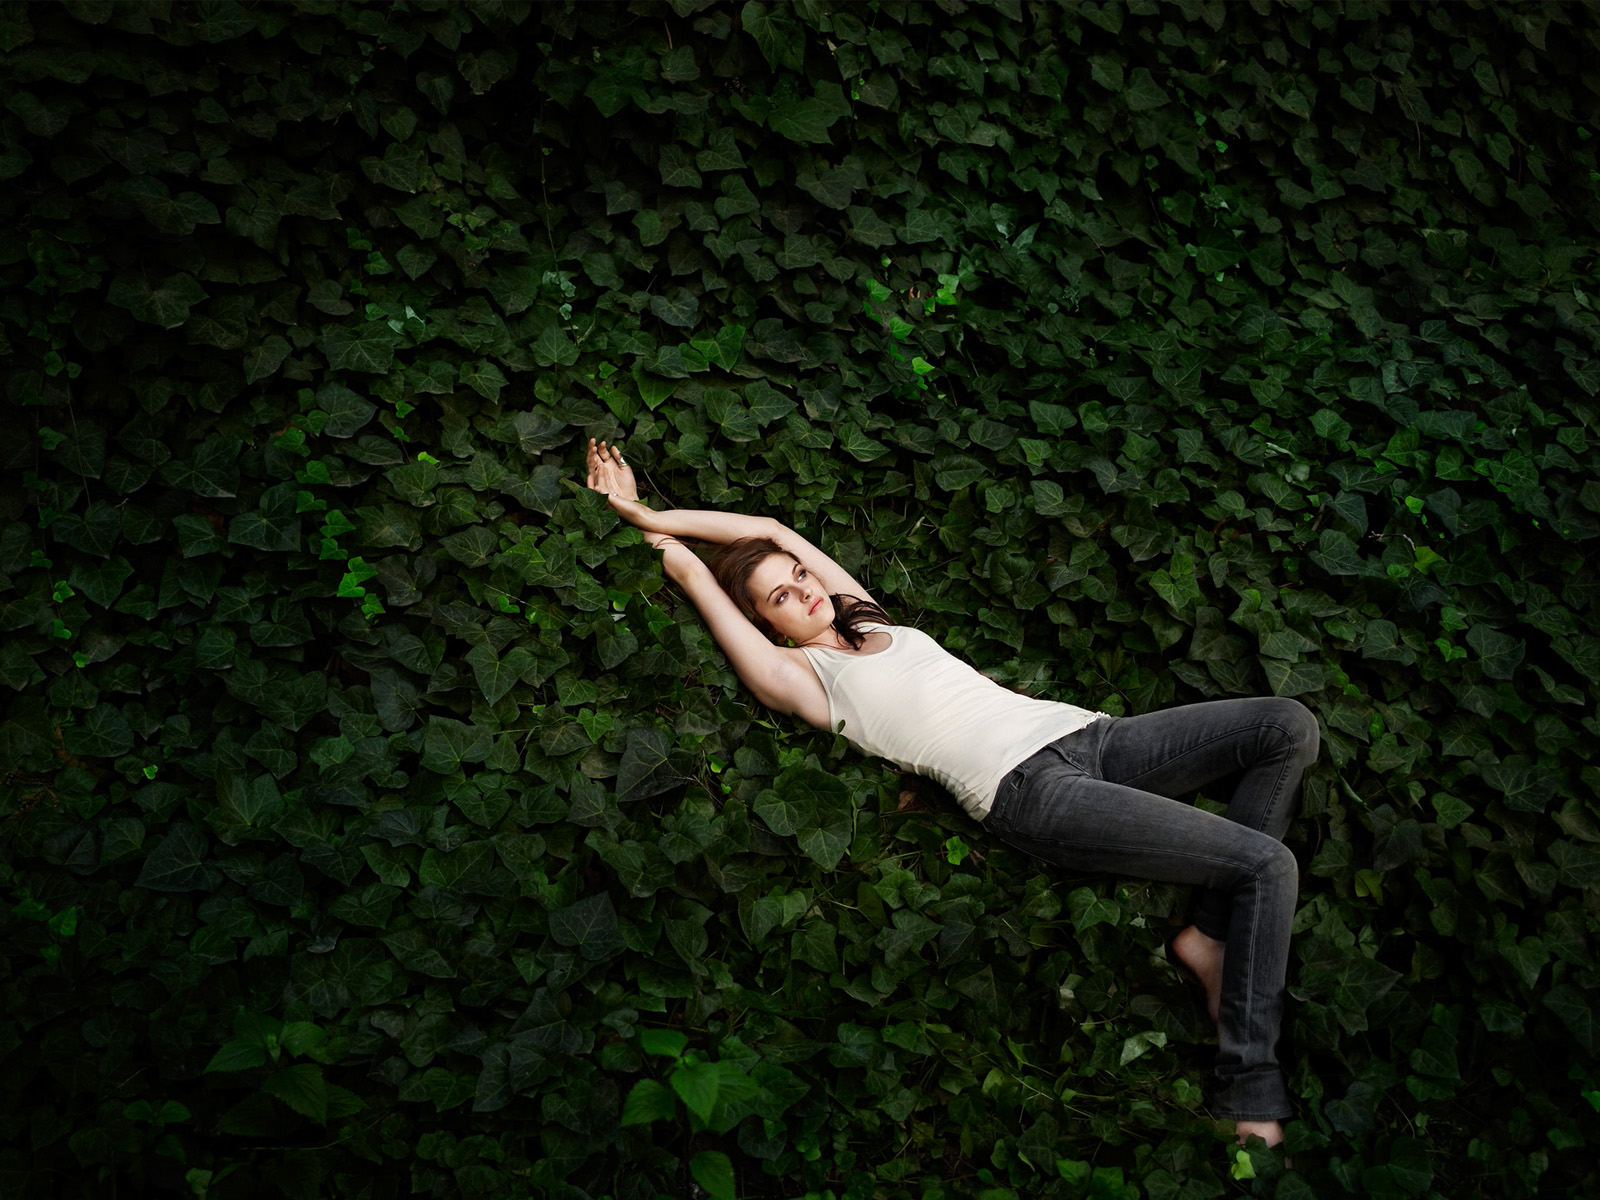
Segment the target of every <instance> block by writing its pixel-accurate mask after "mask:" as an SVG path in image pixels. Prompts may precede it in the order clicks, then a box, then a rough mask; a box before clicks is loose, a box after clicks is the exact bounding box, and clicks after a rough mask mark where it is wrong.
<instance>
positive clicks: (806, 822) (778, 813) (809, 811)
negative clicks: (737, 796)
mask: <svg viewBox="0 0 1600 1200" xmlns="http://www.w3.org/2000/svg"><path fill="white" fill-rule="evenodd" d="M751 807H752V808H754V809H755V813H756V816H758V817H760V818H761V819H762V820H763V821H765V822H766V823H767V828H769V829H771V830H772V832H773V833H776V834H778V835H779V836H780V837H791V836H793V835H794V834H797V833H799V832H800V831H801V830H802V829H805V828H809V827H811V826H812V825H814V823H815V807H816V806H815V803H814V801H813V799H812V798H811V797H810V796H806V795H803V794H799V793H797V792H796V791H795V790H794V789H788V795H786V796H780V795H779V794H778V793H777V792H776V791H773V790H772V789H771V788H768V789H767V790H765V791H763V792H762V793H761V794H760V795H758V796H757V797H756V799H755V803H754V804H753V805H751Z"/></svg>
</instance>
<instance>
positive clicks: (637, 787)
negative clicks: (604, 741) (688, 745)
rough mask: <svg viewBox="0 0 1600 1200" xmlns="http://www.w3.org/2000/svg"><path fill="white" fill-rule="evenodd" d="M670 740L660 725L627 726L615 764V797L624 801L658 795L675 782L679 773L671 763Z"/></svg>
mask: <svg viewBox="0 0 1600 1200" xmlns="http://www.w3.org/2000/svg"><path fill="white" fill-rule="evenodd" d="M671 748H672V743H671V742H670V741H669V740H668V738H667V735H666V734H665V733H664V732H663V731H662V730H659V729H650V728H634V729H630V730H628V740H627V742H626V744H625V745H624V747H623V750H622V762H621V763H620V764H619V765H618V767H617V799H618V801H620V802H623V803H626V802H628V801H631V800H644V799H648V798H649V797H651V796H656V795H659V794H660V793H662V792H664V791H666V790H667V789H668V788H671V787H673V786H674V785H676V784H677V782H678V779H679V776H678V774H677V772H675V771H673V770H672V768H671V764H670V761H669V759H670V756H671Z"/></svg>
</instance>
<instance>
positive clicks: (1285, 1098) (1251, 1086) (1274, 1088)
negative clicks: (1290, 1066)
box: [1205, 1066, 1294, 1121]
mask: <svg viewBox="0 0 1600 1200" xmlns="http://www.w3.org/2000/svg"><path fill="white" fill-rule="evenodd" d="M1205 1097H1206V1107H1207V1108H1209V1109H1210V1110H1211V1114H1212V1115H1213V1116H1215V1117H1218V1118H1220V1119H1223V1120H1228V1121H1284V1120H1287V1119H1288V1118H1290V1117H1292V1116H1294V1109H1293V1108H1292V1107H1291V1106H1290V1104H1289V1089H1288V1087H1287V1086H1286V1085H1285V1084H1284V1081H1283V1072H1282V1071H1281V1070H1280V1069H1279V1068H1278V1067H1276V1066H1271V1067H1245V1068H1241V1069H1236V1070H1232V1071H1227V1072H1223V1071H1216V1072H1213V1073H1212V1074H1211V1076H1210V1077H1209V1078H1208V1079H1207V1080H1206V1085H1205Z"/></svg>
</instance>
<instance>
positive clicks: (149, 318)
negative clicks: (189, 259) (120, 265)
mask: <svg viewBox="0 0 1600 1200" xmlns="http://www.w3.org/2000/svg"><path fill="white" fill-rule="evenodd" d="M106 299H107V300H109V301H110V302H111V303H112V304H115V305H116V306H117V307H118V308H125V309H127V310H128V311H129V312H130V313H132V314H133V316H134V318H135V319H136V320H140V321H144V322H146V323H148V324H151V325H159V326H161V328H163V329H176V328H178V326H180V325H182V324H183V323H184V322H185V321H187V320H188V319H189V310H190V309H191V308H193V307H194V306H195V305H196V304H199V303H200V302H201V301H202V300H206V299H209V293H207V291H206V290H205V288H203V287H201V286H200V284H199V281H197V280H196V279H195V278H194V276H192V275H186V274H183V273H181V272H180V273H179V274H176V275H169V276H167V277H166V278H165V279H163V280H162V281H161V283H160V284H152V283H151V282H150V281H149V280H148V279H147V278H145V276H143V275H134V274H132V273H125V274H122V275H118V276H117V277H116V279H114V280H112V283H111V290H110V291H109V292H108V293H107V294H106Z"/></svg>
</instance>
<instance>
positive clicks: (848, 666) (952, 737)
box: [802, 625, 1106, 821]
mask: <svg viewBox="0 0 1600 1200" xmlns="http://www.w3.org/2000/svg"><path fill="white" fill-rule="evenodd" d="M867 628H870V629H872V630H882V631H883V632H885V633H887V634H888V635H889V637H890V642H889V646H888V649H886V650H880V651H878V652H876V653H874V654H849V653H846V652H844V651H840V650H830V649H826V648H824V647H820V646H804V647H802V649H803V650H805V653H806V658H807V659H808V660H810V662H811V666H812V668H813V669H814V670H815V671H816V672H817V677H818V678H819V679H821V680H822V689H823V691H824V692H826V693H827V696H828V719H829V722H830V724H831V727H832V728H833V730H834V731H835V732H842V733H843V734H844V736H845V737H846V738H847V739H849V741H850V744H851V745H853V746H854V747H855V748H856V749H858V750H860V751H861V752H862V753H863V754H873V755H877V756H878V757H879V758H886V759H888V760H889V761H890V762H892V763H894V764H896V765H897V766H899V767H900V769H901V770H904V771H911V772H914V773H915V774H918V775H926V776H927V777H928V778H930V779H932V780H934V781H936V782H937V783H939V784H941V785H943V786H944V787H945V788H947V789H948V790H949V791H950V793H951V794H952V795H954V796H955V798H956V799H957V800H959V801H960V802H961V806H962V807H963V808H965V809H966V810H967V812H968V813H970V814H971V815H972V816H973V817H974V818H976V819H977V820H980V821H981V820H983V818H984V817H985V816H987V815H988V812H989V808H990V806H991V805H992V804H993V803H994V794H995V790H996V789H997V788H998V787H999V786H1000V781H1001V780H1002V779H1004V778H1005V776H1006V774H1007V773H1008V772H1009V771H1010V770H1011V768H1012V767H1015V766H1016V765H1017V764H1018V763H1020V762H1021V761H1022V760H1023V759H1025V758H1027V757H1028V756H1029V755H1030V754H1032V753H1034V751H1036V750H1039V749H1042V748H1043V747H1045V746H1047V745H1049V744H1050V743H1051V742H1053V741H1055V740H1056V739H1057V738H1059V737H1065V736H1066V735H1067V734H1069V733H1075V732H1077V731H1078V730H1079V729H1082V728H1083V727H1084V726H1085V725H1088V724H1089V723H1090V722H1092V721H1098V720H1099V719H1100V718H1101V717H1104V716H1106V714H1105V713H1101V712H1091V711H1090V710H1088V709H1086V708H1077V707H1075V706H1073V705H1071V704H1060V703H1057V702H1055V701H1053V700H1035V699H1033V698H1032V697H1030V696H1023V695H1020V694H1018V693H1017V692H1013V691H1011V690H1010V689H1009V688H1004V687H1001V686H1000V685H999V684H998V683H996V682H995V681H994V680H992V679H990V678H988V677H987V676H985V675H981V674H979V673H978V672H977V671H976V670H975V669H973V668H972V667H971V666H969V665H968V664H966V663H964V662H962V661H961V660H960V659H959V658H957V657H956V656H955V655H953V654H951V653H950V652H949V651H948V650H946V649H945V648H944V647H943V646H941V645H939V643H938V642H936V641H934V640H933V639H932V638H931V637H929V636H928V635H927V634H925V633H923V632H922V631H921V630H918V629H912V628H910V627H909V626H905V625H873V626H869V627H867ZM840 722H843V723H844V727H843V729H842V730H841V729H840Z"/></svg>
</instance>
